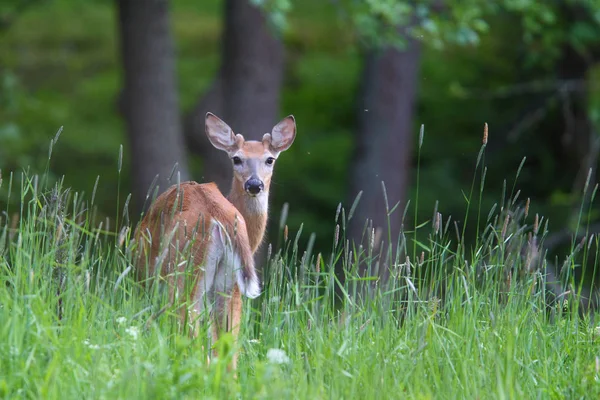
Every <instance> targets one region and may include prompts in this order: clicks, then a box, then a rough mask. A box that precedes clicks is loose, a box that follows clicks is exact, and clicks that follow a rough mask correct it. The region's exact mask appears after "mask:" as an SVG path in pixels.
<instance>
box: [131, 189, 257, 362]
mask: <svg viewBox="0 0 600 400" xmlns="http://www.w3.org/2000/svg"><path fill="white" fill-rule="evenodd" d="M211 218H213V219H215V220H217V221H219V222H220V223H221V224H222V225H223V226H224V227H225V229H226V231H227V233H228V234H229V236H230V237H231V238H232V241H233V242H234V246H235V247H236V249H237V251H238V253H239V255H240V258H241V262H242V266H243V268H244V271H245V272H244V273H245V274H249V273H250V272H249V271H248V270H249V269H254V260H253V258H252V252H251V250H250V243H249V240H248V236H247V233H246V223H245V221H244V218H243V216H242V215H240V212H239V211H238V210H237V209H236V208H235V207H234V206H233V205H232V204H231V203H230V202H229V201H227V199H225V197H223V195H222V194H221V192H220V191H219V190H218V188H217V186H216V185H215V184H214V183H207V184H198V183H196V182H185V183H182V184H180V186H179V193H178V191H177V185H174V186H172V187H170V188H169V189H168V190H167V191H166V192H164V193H163V194H161V195H160V196H159V197H158V198H157V199H156V201H155V202H154V204H153V205H152V207H151V208H150V210H149V212H148V214H146V216H145V217H144V218H143V220H142V221H141V223H140V225H139V227H138V229H137V231H136V235H135V238H136V240H137V241H138V243H140V247H141V251H140V253H139V259H138V265H137V267H138V268H137V272H138V279H139V280H141V281H142V282H146V281H147V279H148V278H150V277H153V276H155V274H156V273H157V271H156V270H155V268H156V265H155V260H156V259H157V257H160V256H161V252H163V251H164V246H165V245H167V243H161V241H163V240H162V239H163V238H168V235H169V234H170V232H172V231H173V230H174V229H175V227H176V224H177V223H179V227H178V228H177V231H176V232H175V235H174V236H173V239H172V240H171V242H170V243H168V245H169V247H170V249H169V250H168V252H169V253H168V255H167V256H166V257H165V260H164V261H163V263H162V268H161V271H160V274H159V275H160V276H161V277H163V278H164V279H166V280H167V282H168V283H169V298H170V301H171V303H174V302H175V297H174V295H175V289H177V290H179V293H182V294H183V293H186V288H185V285H186V283H187V281H188V280H186V279H185V276H186V275H185V274H184V272H185V269H186V267H187V265H186V264H184V265H180V264H181V263H180V261H183V260H185V259H186V254H184V253H185V251H184V248H185V246H186V245H187V244H188V243H189V242H190V240H195V242H194V243H193V248H192V249H191V255H192V256H193V262H192V265H191V268H193V270H192V274H191V276H193V277H194V278H196V279H194V283H193V286H192V287H191V290H188V291H187V293H195V292H196V289H197V285H198V281H199V280H200V279H199V278H201V277H202V274H203V271H202V269H201V268H200V267H201V266H202V265H203V262H204V257H205V252H206V249H207V246H208V243H209V241H210V240H211V238H210V235H209V233H210V232H209V228H210V226H211V222H210V221H211ZM235 221H237V222H235ZM161 226H162V228H161ZM177 265H180V266H179V267H177ZM175 273H179V274H180V275H178V278H177V279H176V278H175V277H174V274H175ZM231 296H232V298H233V300H230V299H229V298H228V297H226V296H222V295H219V296H215V299H216V301H217V305H216V307H215V309H214V312H213V315H212V320H213V326H214V328H215V329H214V332H215V338H216V339H218V337H219V336H220V333H221V332H223V331H224V330H228V331H230V330H233V334H234V337H236V336H237V335H236V334H237V332H238V330H239V326H238V325H239V320H240V316H241V304H242V303H241V301H242V300H241V294H240V291H239V289H238V287H237V284H236V285H235V287H234V290H233V292H232V293H231ZM186 300H189V299H188V298H186V297H183V298H181V300H180V303H183V302H185V301H186ZM178 305H182V304H178ZM228 309H229V310H228ZM180 313H181V318H182V320H183V321H185V320H186V317H187V312H186V307H181V309H180ZM194 334H195V332H194ZM236 364H237V356H235V355H234V361H233V365H234V367H235V365H236Z"/></svg>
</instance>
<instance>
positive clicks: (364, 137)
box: [349, 39, 420, 275]
mask: <svg viewBox="0 0 600 400" xmlns="http://www.w3.org/2000/svg"><path fill="white" fill-rule="evenodd" d="M419 57H420V45H419V43H418V42H417V41H415V40H412V39H409V40H408V43H407V47H406V49H405V50H402V51H400V50H398V49H395V48H386V49H384V50H382V51H375V50H371V51H369V53H368V54H367V56H366V62H365V66H364V71H363V77H362V84H363V88H362V98H361V102H360V108H359V110H358V112H359V118H358V120H359V128H358V132H357V137H356V143H357V147H356V149H355V154H354V158H353V161H352V170H351V185H350V187H351V193H350V201H351V202H352V201H354V199H355V197H356V195H357V194H358V192H359V191H361V190H362V191H363V194H362V197H361V200H360V203H359V205H358V207H357V209H356V211H355V215H354V216H353V219H352V220H351V221H350V231H349V235H350V238H352V239H353V240H354V241H355V242H356V243H357V245H358V243H359V242H360V241H361V238H362V234H363V229H364V226H365V221H366V219H367V218H368V219H370V220H372V222H373V229H374V230H375V232H376V235H375V238H376V239H381V240H385V241H386V242H387V238H388V216H387V213H386V209H385V200H384V196H383V191H382V186H381V182H382V181H383V182H384V183H385V186H386V192H387V198H388V202H389V207H390V208H391V207H393V206H394V205H395V204H396V203H397V202H400V206H399V207H398V208H396V211H395V212H394V213H393V214H392V215H391V216H390V217H389V218H390V222H389V228H390V230H391V236H392V243H394V245H395V243H396V241H397V240H398V235H399V233H400V229H401V224H402V212H403V209H404V207H403V205H404V204H405V200H406V193H407V189H408V181H409V179H408V177H409V173H410V165H411V152H412V143H413V140H412V138H413V124H412V121H413V112H414V106H415V100H416V99H415V98H416V94H417V79H418V72H419ZM369 237H370V232H368V233H367V235H366V236H365V239H366V238H369ZM369 242H370V239H368V241H366V242H364V241H363V242H362V243H363V245H365V244H366V243H369ZM376 242H377V240H376ZM375 244H376V245H377V243H375ZM383 272H384V271H380V273H381V274H383ZM383 275H385V274H383Z"/></svg>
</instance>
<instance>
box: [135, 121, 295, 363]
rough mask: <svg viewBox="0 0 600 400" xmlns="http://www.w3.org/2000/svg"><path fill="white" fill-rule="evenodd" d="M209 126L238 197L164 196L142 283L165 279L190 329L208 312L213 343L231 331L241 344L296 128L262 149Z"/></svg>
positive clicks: (144, 257) (151, 229) (270, 138)
mask: <svg viewBox="0 0 600 400" xmlns="http://www.w3.org/2000/svg"><path fill="white" fill-rule="evenodd" d="M205 124H206V134H207V136H208V139H209V140H210V142H211V143H212V145H213V146H214V147H216V148H217V149H219V150H222V151H224V152H226V153H227V155H228V156H229V158H230V159H231V161H232V165H233V181H232V184H231V191H230V193H229V195H228V196H227V198H225V197H224V196H223V194H222V193H221V192H220V191H219V189H218V188H217V185H216V184H215V183H205V184H198V183H196V182H184V183H181V184H179V185H173V186H171V187H170V188H168V189H167V190H166V191H165V192H164V193H162V194H161V195H160V196H158V197H157V199H156V200H155V201H154V203H153V204H152V205H151V207H150V209H149V211H148V213H147V214H146V215H145V216H144V218H143V219H142V221H141V222H140V225H139V226H138V228H137V230H136V233H135V240H136V241H137V242H138V243H139V245H140V250H141V251H140V256H139V259H138V266H137V272H138V279H139V280H141V281H145V280H146V279H148V278H150V277H154V276H156V275H159V276H160V277H161V278H162V279H164V280H166V281H167V284H168V287H169V299H170V304H171V305H172V304H173V303H174V302H178V303H180V304H179V305H183V304H187V307H185V306H181V308H180V314H181V315H180V316H181V318H182V321H183V323H185V321H186V317H188V316H189V317H190V320H193V321H196V322H197V321H198V319H199V316H200V315H201V314H202V313H203V312H205V311H208V313H209V315H210V319H211V321H212V334H213V339H214V340H215V341H216V340H217V339H218V338H219V336H220V334H221V333H222V332H227V331H229V332H231V333H232V334H233V340H234V342H237V336H238V333H239V328H240V326H239V325H240V321H241V314H242V299H241V295H242V294H244V295H246V296H247V297H249V298H255V297H257V296H259V294H260V282H259V278H258V276H257V273H256V270H255V266H254V259H253V255H254V253H255V252H256V250H257V249H258V247H259V246H260V244H261V242H262V240H263V237H264V233H265V228H266V224H267V216H268V208H269V207H268V200H269V186H270V183H271V176H272V175H273V167H274V164H275V160H276V159H277V157H278V156H279V154H280V153H281V152H283V151H285V150H287V149H289V147H290V146H291V145H292V143H293V141H294V138H295V136H296V122H295V120H294V117H293V116H291V115H290V116H288V117H286V118H284V119H283V120H281V121H280V122H279V123H278V124H277V125H275V127H274V128H273V130H272V131H271V133H270V134H268V133H266V134H264V135H263V137H262V140H261V141H254V140H248V141H246V140H244V137H243V136H242V135H240V134H234V133H233V131H232V129H231V128H230V127H229V126H228V125H227V124H226V123H225V122H223V121H222V120H221V119H220V118H218V117H217V116H215V115H213V114H212V113H207V114H206V120H205ZM158 267H160V270H159V271H157V268H158ZM186 271H187V274H186V273H185V272H186ZM186 289H187V291H186ZM188 300H189V303H186V301H188ZM197 328H198V326H196V329H197ZM193 332H194V333H196V332H195V331H193ZM196 334H197V333H196ZM236 366H237V352H236V353H234V354H233V360H232V367H233V369H236Z"/></svg>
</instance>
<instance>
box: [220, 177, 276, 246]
mask: <svg viewBox="0 0 600 400" xmlns="http://www.w3.org/2000/svg"><path fill="white" fill-rule="evenodd" d="M227 199H228V200H229V201H230V202H231V204H233V205H234V206H235V208H237V209H238V210H239V212H240V214H242V217H244V221H246V229H247V231H248V239H249V241H250V247H251V249H252V253H253V254H254V253H255V252H256V250H257V249H258V247H259V246H260V244H261V243H262V240H263V237H264V236H265V229H266V227H267V216H268V212H269V191H268V190H267V191H264V192H262V193H260V194H259V195H258V196H255V197H252V196H249V195H248V194H246V192H245V191H244V189H243V187H242V184H241V183H240V182H238V181H236V180H234V182H233V184H232V186H231V192H229V195H228V196H227Z"/></svg>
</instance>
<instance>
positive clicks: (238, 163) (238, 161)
mask: <svg viewBox="0 0 600 400" xmlns="http://www.w3.org/2000/svg"><path fill="white" fill-rule="evenodd" d="M232 160H233V163H234V164H235V165H241V164H242V159H241V158H239V157H238V156H235V157H233V158H232Z"/></svg>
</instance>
